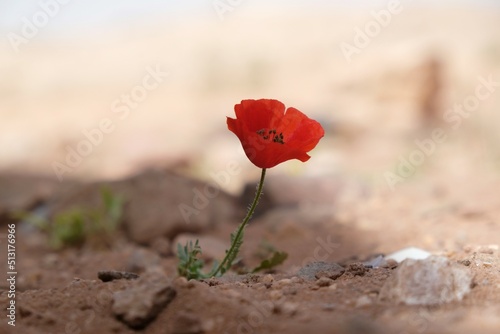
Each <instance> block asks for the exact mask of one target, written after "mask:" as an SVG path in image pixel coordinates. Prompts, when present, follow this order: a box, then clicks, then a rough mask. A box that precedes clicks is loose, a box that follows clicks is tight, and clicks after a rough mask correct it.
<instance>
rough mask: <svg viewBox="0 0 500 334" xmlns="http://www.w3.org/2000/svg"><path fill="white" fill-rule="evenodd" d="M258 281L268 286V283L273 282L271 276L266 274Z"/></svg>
mask: <svg viewBox="0 0 500 334" xmlns="http://www.w3.org/2000/svg"><path fill="white" fill-rule="evenodd" d="M260 281H261V282H262V283H264V284H269V283H272V282H274V277H273V275H271V274H267V275H265V276H264V277H262V279H261V280H260Z"/></svg>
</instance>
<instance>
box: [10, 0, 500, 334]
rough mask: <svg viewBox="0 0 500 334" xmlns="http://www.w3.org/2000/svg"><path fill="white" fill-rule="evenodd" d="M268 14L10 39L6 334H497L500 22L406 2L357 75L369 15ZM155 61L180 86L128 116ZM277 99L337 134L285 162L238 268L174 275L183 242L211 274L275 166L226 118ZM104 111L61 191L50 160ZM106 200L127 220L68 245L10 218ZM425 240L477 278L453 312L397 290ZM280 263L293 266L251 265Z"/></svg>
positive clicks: (479, 13) (50, 215)
mask: <svg viewBox="0 0 500 334" xmlns="http://www.w3.org/2000/svg"><path fill="white" fill-rule="evenodd" d="M245 3H249V2H245ZM252 8H253V7H252V6H251V5H248V7H246V5H245V6H244V5H242V6H241V7H239V8H235V10H234V12H232V13H231V16H228V17H227V19H226V20H223V21H220V20H219V19H218V18H217V16H216V15H215V14H214V13H211V14H212V16H209V18H208V19H206V18H205V19H203V18H201V17H199V18H198V17H197V18H196V19H192V20H191V21H189V20H188V18H185V19H183V20H174V21H168V22H167V23H162V24H157V23H151V24H150V23H149V22H148V24H145V25H144V26H140V27H139V26H138V27H136V28H134V29H132V28H130V29H132V30H130V29H129V28H127V29H124V30H119V31H111V32H110V31H107V33H104V32H103V33H101V32H99V34H97V35H96V36H94V37H92V38H88V39H85V38H84V39H83V40H78V39H77V38H76V37H75V38H74V39H71V42H68V41H63V42H61V41H60V40H57V39H55V40H51V39H50V38H47V39H44V38H45V37H46V36H45V35H41V37H43V38H39V39H37V38H35V39H33V41H30V43H29V44H27V45H25V46H23V51H22V52H21V53H19V54H13V53H12V52H10V51H11V50H10V49H9V48H10V47H9V46H6V45H4V44H0V51H1V52H0V69H2V71H3V72H2V76H0V116H1V117H2V121H1V122H0V146H1V147H2V150H0V247H1V249H0V268H2V271H1V272H0V309H1V310H2V311H1V313H2V314H1V316H0V333H23V334H24V333H27V334H30V333H33V334H35V333H36V334H39V333H42V334H43V333H51V334H52V333H67V334H70V333H71V334H84V333H93V334H96V333H153V334H155V333H178V334H180V333H207V334H210V333H214V334H220V333H223V334H225V333H228V334H229V333H304V332H311V333H351V334H357V333H416V334H420V333H436V334H438V333H439V334H443V333H450V334H451V333H459V334H468V333H486V334H488V333H492V334H493V333H499V332H500V249H499V247H500V237H499V236H500V196H498V194H499V189H500V153H499V152H500V150H499V148H500V136H499V133H500V132H499V131H498V128H499V124H500V114H499V113H498V110H499V109H500V94H499V90H498V82H500V51H499V50H500V44H499V42H498V41H499V40H500V39H499V37H500V35H499V32H500V29H499V22H500V20H499V17H500V12H498V10H469V9H467V8H459V7H453V8H452V9H450V8H446V6H445V7H443V8H440V9H435V10H427V9H425V8H424V9H422V8H420V9H418V10H414V11H412V10H406V9H405V10H404V11H403V12H402V13H401V14H400V15H398V16H394V17H393V18H392V21H391V24H390V25H389V26H388V27H386V28H384V29H383V30H382V31H381V33H380V35H379V36H376V37H374V38H373V39H372V41H371V42H370V45H369V46H367V47H366V48H363V49H362V50H361V51H360V53H359V54H355V56H354V58H353V61H352V62H351V63H348V62H347V61H346V58H345V57H344V56H343V55H342V53H341V52H340V49H339V45H341V43H342V42H352V41H353V38H354V35H353V34H354V33H353V31H354V30H353V28H355V27H360V28H364V26H365V24H367V22H370V20H372V19H373V18H372V16H370V13H369V11H368V10H367V11H356V12H355V13H354V12H348V13H342V12H341V11H331V12H330V11H321V12H318V11H314V10H311V11H310V12H309V11H300V10H298V11H292V10H290V12H286V13H283V12H282V11H278V13H279V15H277V14H276V12H273V11H271V9H270V8H267V7H265V9H266V10H262V9H257V10H253V9H252ZM405 8H406V7H405ZM61 15H63V14H61ZM256 20H258V21H259V22H261V23H260V24H259V25H255V22H256ZM423 22H425V24H424V23H423ZM131 32H133V33H131ZM155 66H160V68H161V70H162V71H163V70H164V71H168V72H169V76H168V78H165V80H164V82H162V83H161V84H160V85H159V86H158V88H157V89H156V90H155V91H151V92H149V93H148V96H147V98H146V99H145V100H144V101H143V102H142V103H140V104H139V105H138V106H137V108H133V109H131V110H129V113H128V114H127V116H126V117H123V118H122V117H121V116H124V114H122V113H120V114H118V113H116V112H115V110H113V108H112V107H111V106H112V104H113V102H114V101H116V99H119V98H120V96H122V94H126V93H130V92H131V90H132V89H134V87H136V86H137V85H139V84H140V83H141V81H142V80H143V77H144V75H146V73H147V69H150V68H155ZM485 80H486V81H488V80H489V81H490V84H489V85H488V84H486V85H485V84H484V81H485ZM491 82H493V83H491ZM478 91H479V92H480V96H481V99H479V97H478V93H477V92H478ZM485 94H486V95H487V96H486V95H485ZM474 96H475V97H477V99H478V102H477V103H478V104H477V106H475V107H474V105H473V106H472V107H471V106H470V105H469V107H467V108H468V109H467V110H469V111H468V112H467V113H461V114H460V113H457V112H452V110H455V109H454V108H456V106H457V104H458V105H462V107H463V105H467V103H474V101H476V100H474ZM485 96H486V97H485ZM261 97H263V98H264V97H265V98H278V99H281V100H283V101H284V102H285V103H286V104H287V106H294V107H297V108H298V109H300V110H301V111H303V112H304V113H306V114H307V115H308V116H310V117H312V118H315V119H317V120H318V121H319V122H320V123H321V124H322V125H323V127H324V128H325V133H326V135H325V137H324V138H323V139H322V140H321V142H320V143H319V144H318V146H317V147H316V148H315V149H314V150H313V151H312V152H311V153H310V154H311V159H310V160H309V161H308V162H307V163H304V164H303V163H300V162H298V161H289V162H286V163H284V164H282V165H280V166H277V167H276V168H273V169H270V170H268V174H267V179H266V183H265V185H264V195H263V198H262V200H261V202H260V203H259V207H258V209H257V212H256V214H255V216H254V217H253V219H252V220H251V222H250V224H249V226H248V227H247V229H246V231H245V241H244V244H243V247H242V250H241V253H240V262H239V263H238V265H237V266H236V267H235V268H234V271H232V272H231V273H229V274H227V275H225V276H223V277H221V278H214V279H205V280H200V281H194V280H190V281H187V280H185V279H184V278H179V277H177V271H176V266H177V263H178V261H177V258H176V256H175V252H176V244H177V242H178V241H182V242H184V241H186V240H194V239H200V243H201V246H202V249H203V254H202V259H203V260H204V261H206V262H207V264H209V263H210V262H211V261H212V260H213V259H220V258H221V256H222V255H223V254H224V251H225V249H227V247H228V243H229V234H230V233H231V232H233V231H234V230H235V228H236V227H237V225H238V223H239V222H240V221H241V219H242V218H243V217H244V215H245V212H246V208H247V206H248V205H249V203H250V201H251V199H252V195H253V192H254V190H255V185H256V182H257V180H258V176H259V170H258V169H257V168H256V167H255V166H253V165H252V164H251V163H250V162H249V161H248V160H247V159H246V157H245V156H244V154H243V151H242V150H241V147H240V144H239V142H238V141H237V139H236V138H235V136H234V135H233V134H231V133H230V132H229V131H228V130H227V129H226V125H225V120H226V119H225V117H226V116H232V113H233V111H232V107H233V105H234V104H235V103H238V102H239V101H240V100H241V99H245V98H261ZM471 101H472V102H471ZM471 109H472V111H471ZM105 119H107V120H110V121H111V122H112V125H113V126H114V130H113V131H110V133H106V134H105V135H103V137H102V138H101V141H100V142H99V143H98V144H96V145H95V146H93V147H92V152H91V154H89V155H88V156H86V157H84V158H83V159H82V161H81V163H79V164H78V165H77V166H76V167H74V168H71V170H70V171H69V172H67V173H65V174H64V177H63V179H58V177H57V175H56V173H54V169H53V163H54V162H64V161H65V159H67V156H68V152H69V151H68V150H69V149H71V148H73V149H76V148H77V147H78V145H79V144H81V143H82V142H83V141H84V140H85V139H86V137H85V136H86V135H85V133H86V132H85V131H91V130H93V129H96V127H98V126H99V124H100V122H102V121H103V120H105ZM436 131H437V132H436ZM68 148H69V149H68ZM231 166H232V167H231ZM104 186H105V187H106V188H107V189H110V191H111V192H112V193H113V194H115V195H120V196H123V198H124V206H123V216H122V218H121V219H120V224H119V227H118V228H117V229H116V230H114V231H113V233H112V234H111V235H106V236H105V237H104V238H103V239H102V240H101V239H98V240H90V241H88V242H84V243H81V244H79V245H78V246H74V247H66V248H63V249H59V250H56V249H54V248H52V247H51V246H50V240H49V238H48V236H47V234H46V233H45V232H43V231H41V230H40V229H38V228H36V227H35V226H34V225H33V224H32V223H30V222H28V221H27V220H26V219H25V218H19V217H17V218H16V217H15V214H16V213H19V212H24V213H31V214H36V215H39V216H43V217H45V218H47V219H48V220H49V221H52V222H53V221H54V219H55V217H56V216H57V215H58V214H63V213H67V212H69V211H70V210H72V209H74V208H79V209H82V210H85V211H87V212H90V211H91V210H94V209H95V208H96V207H98V206H99V205H100V191H101V189H102V188H103V187H104ZM199 194H202V196H203V194H205V195H204V197H205V198H204V199H201V198H200V195H199ZM207 194H209V195H207ZM181 205H187V206H190V207H195V208H196V210H195V213H194V214H192V215H190V216H189V217H187V218H186V216H184V215H183V214H182V213H181V211H180V210H179V208H180V206H181ZM13 224H14V225H13ZM13 229H15V233H12V232H13V231H12V230H13ZM9 235H11V237H9ZM12 235H15V244H14V245H15V255H9V253H13V252H12V250H13V249H12V248H10V249H9V248H8V247H9V246H8V245H9V240H12ZM103 240H104V241H105V242H104V243H102V241H103ZM10 245H12V244H10ZM408 247H417V248H419V249H422V250H424V251H427V252H429V253H430V254H433V255H436V256H441V257H444V258H446V259H447V260H448V261H449V263H450V266H452V267H453V268H455V269H456V270H457V271H458V272H460V273H462V274H463V277H466V278H467V277H470V278H471V279H470V282H467V284H466V285H465V286H463V285H462V286H458V285H457V286H455V285H454V284H455V283H453V282H452V283H448V285H447V286H446V288H445V289H443V291H438V292H437V293H436V294H437V295H440V298H441V299H439V300H440V302H438V303H417V304H411V303H404V302H400V301H397V300H394V299H390V298H385V297H384V296H385V294H386V291H387V289H388V288H387V287H388V286H390V285H389V284H390V282H391V280H393V279H395V278H396V277H397V275H398V273H399V269H400V268H402V266H403V264H402V263H399V264H398V263H394V262H392V261H386V260H385V256H387V255H389V254H391V253H394V252H396V251H399V250H402V249H405V248H408ZM270 250H279V251H283V252H286V253H287V254H288V258H287V259H286V261H285V262H284V263H283V264H282V265H280V266H278V267H276V268H275V269H274V270H273V271H270V272H259V273H254V274H245V273H243V272H245V270H246V269H248V268H253V267H255V266H256V265H258V264H259V263H260V261H262V259H263V258H264V257H265V256H266V255H269V252H270ZM9 257H10V258H11V259H9ZM12 257H15V267H12V268H11V267H10V266H11V265H12V263H9V262H8V261H11V260H12ZM315 266H316V267H315ZM208 268H209V266H208V265H207V269H206V271H208ZM311 268H313V269H311ZM314 268H322V269H321V270H319V269H318V270H316V271H314V270H315V269H314ZM328 268H329V269H328ZM332 268H333V269H332ZM4 269H5V270H4ZM13 270H15V272H16V274H9V272H11V271H13ZM100 271H119V272H125V273H133V274H136V275H138V277H135V276H134V277H132V278H130V277H129V278H121V279H114V280H111V281H106V282H105V281H103V280H102V279H101V278H99V277H98V275H99V272H100ZM324 272H326V274H325V273H324ZM325 275H326V276H325ZM12 276H15V284H11V283H13V281H12V280H8V279H9V278H11V277H12ZM414 277H417V281H416V282H417V283H418V282H420V281H421V282H428V281H427V279H428V276H426V275H423V274H422V276H418V273H416V275H415V276H414ZM419 280H420V281H419ZM466 281H467V280H466ZM404 283H405V281H404V280H403V281H402V284H404ZM416 285H418V284H416ZM13 289H14V290H13ZM425 289H426V287H424V288H423V290H421V291H425ZM429 289H431V287H429ZM458 289H465V290H466V291H467V293H465V294H464V295H463V298H462V297H460V298H457V299H456V300H451V301H445V300H444V297H443V296H442V295H441V293H443V295H444V294H446V293H448V292H449V291H455V290H458ZM396 290H397V289H393V291H396ZM445 290H446V291H445ZM12 293H14V294H15V299H14V298H13V297H14V294H12ZM12 301H15V327H14V326H12V325H9V323H8V321H9V318H8V315H9V312H10V311H9V310H8V307H10V305H11V302H12ZM144 312H145V313H146V316H144ZM138 315H143V316H142V317H140V316H138ZM138 317H139V318H140V319H141V320H137V318H138Z"/></svg>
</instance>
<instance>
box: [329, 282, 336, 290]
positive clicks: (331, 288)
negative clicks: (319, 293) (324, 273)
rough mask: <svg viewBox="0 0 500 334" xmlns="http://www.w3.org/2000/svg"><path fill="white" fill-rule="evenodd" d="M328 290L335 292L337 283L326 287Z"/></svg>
mask: <svg viewBox="0 0 500 334" xmlns="http://www.w3.org/2000/svg"><path fill="white" fill-rule="evenodd" d="M328 289H330V290H337V283H334V284H332V285H330V286H329V287H328Z"/></svg>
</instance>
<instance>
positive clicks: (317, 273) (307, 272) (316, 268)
mask: <svg viewBox="0 0 500 334" xmlns="http://www.w3.org/2000/svg"><path fill="white" fill-rule="evenodd" d="M344 271H345V269H344V268H343V267H342V266H340V265H338V264H337V263H334V262H332V263H328V262H323V261H319V262H311V263H308V264H306V265H305V266H304V267H302V268H300V269H299V271H298V272H297V276H298V277H301V278H303V279H306V280H315V279H317V278H321V277H327V278H330V279H336V278H338V277H340V276H341V275H342V274H343V273H344Z"/></svg>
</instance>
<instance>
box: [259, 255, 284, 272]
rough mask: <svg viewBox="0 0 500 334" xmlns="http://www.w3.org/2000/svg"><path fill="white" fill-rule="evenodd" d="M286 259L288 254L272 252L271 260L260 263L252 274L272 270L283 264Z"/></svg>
mask: <svg viewBox="0 0 500 334" xmlns="http://www.w3.org/2000/svg"><path fill="white" fill-rule="evenodd" d="M287 257H288V254H287V253H285V252H274V253H273V256H272V257H271V258H269V259H266V260H264V261H262V262H261V263H260V264H259V265H258V266H257V267H256V268H254V269H253V270H252V273H256V272H258V271H261V270H269V269H272V268H274V267H276V266H278V265H280V264H282V263H283V262H285V260H286V259H287Z"/></svg>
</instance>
